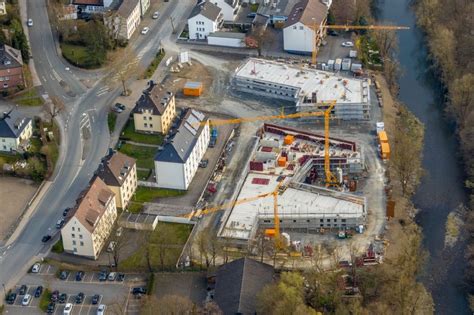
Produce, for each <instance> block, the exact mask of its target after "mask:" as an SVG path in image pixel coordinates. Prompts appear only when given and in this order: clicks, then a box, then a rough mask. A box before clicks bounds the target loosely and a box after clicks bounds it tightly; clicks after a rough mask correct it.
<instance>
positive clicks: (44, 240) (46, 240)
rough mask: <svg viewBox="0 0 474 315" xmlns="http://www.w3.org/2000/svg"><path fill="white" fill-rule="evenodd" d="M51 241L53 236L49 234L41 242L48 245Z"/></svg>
mask: <svg viewBox="0 0 474 315" xmlns="http://www.w3.org/2000/svg"><path fill="white" fill-rule="evenodd" d="M50 239H51V235H49V234H47V235H45V236H43V238H42V239H41V242H43V243H47V242H48V241H49V240H50Z"/></svg>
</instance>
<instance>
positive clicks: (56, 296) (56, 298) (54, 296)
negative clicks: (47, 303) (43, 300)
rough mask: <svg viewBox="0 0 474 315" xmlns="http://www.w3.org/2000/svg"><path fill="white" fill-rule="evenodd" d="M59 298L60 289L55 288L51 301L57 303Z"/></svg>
mask: <svg viewBox="0 0 474 315" xmlns="http://www.w3.org/2000/svg"><path fill="white" fill-rule="evenodd" d="M58 299H59V291H58V290H54V291H53V293H51V302H54V303H56V302H57V301H58Z"/></svg>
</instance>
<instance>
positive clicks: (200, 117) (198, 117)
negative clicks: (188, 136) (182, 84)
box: [191, 109, 205, 121]
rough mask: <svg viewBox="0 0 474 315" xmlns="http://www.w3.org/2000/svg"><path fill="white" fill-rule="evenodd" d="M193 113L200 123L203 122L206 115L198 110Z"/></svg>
mask: <svg viewBox="0 0 474 315" xmlns="http://www.w3.org/2000/svg"><path fill="white" fill-rule="evenodd" d="M191 112H192V113H193V115H194V116H196V117H197V119H199V120H200V121H203V119H204V117H205V115H204V114H203V113H201V112H199V111H197V110H194V109H191Z"/></svg>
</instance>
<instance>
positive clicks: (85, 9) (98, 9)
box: [73, 0, 114, 13]
mask: <svg viewBox="0 0 474 315" xmlns="http://www.w3.org/2000/svg"><path fill="white" fill-rule="evenodd" d="M113 1H114V0H104V2H103V3H104V4H103V5H81V4H80V3H81V1H75V2H73V4H75V5H76V8H78V9H79V8H80V9H81V10H82V13H102V12H104V11H106V10H107V9H108V8H109V7H110V5H111V4H112V2H113Z"/></svg>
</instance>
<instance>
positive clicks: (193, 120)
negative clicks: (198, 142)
mask: <svg viewBox="0 0 474 315" xmlns="http://www.w3.org/2000/svg"><path fill="white" fill-rule="evenodd" d="M186 122H187V123H188V124H189V125H191V126H192V127H193V128H194V129H199V123H200V122H201V121H200V120H198V119H197V118H196V116H193V115H189V117H188V118H187V119H186Z"/></svg>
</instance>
